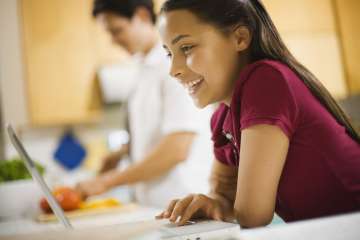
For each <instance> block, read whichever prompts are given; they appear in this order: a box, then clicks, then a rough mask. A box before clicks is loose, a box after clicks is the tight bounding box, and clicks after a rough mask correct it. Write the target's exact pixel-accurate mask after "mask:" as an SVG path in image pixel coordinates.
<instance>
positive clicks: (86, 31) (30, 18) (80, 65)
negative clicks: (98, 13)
mask: <svg viewBox="0 0 360 240" xmlns="http://www.w3.org/2000/svg"><path fill="white" fill-rule="evenodd" d="M92 2H93V1H91V0H77V1H73V0H64V1H47V0H22V1H21V9H20V16H21V18H22V23H23V24H22V25H23V44H24V52H25V54H24V56H25V59H24V63H25V68H24V71H25V78H26V85H27V93H28V100H29V106H28V108H29V113H30V118H31V123H32V124H33V125H41V126H43V125H65V124H77V123H87V122H94V121H96V120H98V119H99V117H100V116H101V106H100V98H99V93H98V89H97V86H96V82H95V74H96V71H97V68H98V67H99V65H101V64H102V63H106V62H109V61H110V60H114V59H116V60H121V59H123V58H124V57H126V56H125V54H124V51H121V50H119V48H114V47H113V46H111V45H110V43H109V41H110V40H109V39H108V38H107V37H108V36H107V34H105V32H103V31H102V29H100V27H99V26H98V25H97V23H96V22H95V20H94V19H93V18H92V16H91V8H92ZM115 56H116V57H115Z"/></svg>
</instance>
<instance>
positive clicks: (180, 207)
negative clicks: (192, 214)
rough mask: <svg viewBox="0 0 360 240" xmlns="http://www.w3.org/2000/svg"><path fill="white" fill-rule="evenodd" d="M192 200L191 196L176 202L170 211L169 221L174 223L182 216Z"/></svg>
mask: <svg viewBox="0 0 360 240" xmlns="http://www.w3.org/2000/svg"><path fill="white" fill-rule="evenodd" d="M192 199H193V196H192V195H189V196H187V197H186V198H184V199H182V200H180V201H178V202H177V203H176V205H175V207H174V210H173V211H172V214H171V216H170V221H172V222H175V221H176V220H177V219H178V217H179V216H182V215H183V213H184V211H185V210H186V208H187V207H188V205H189V204H190V203H191V201H192Z"/></svg>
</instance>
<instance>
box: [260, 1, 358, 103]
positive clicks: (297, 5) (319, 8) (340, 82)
mask: <svg viewBox="0 0 360 240" xmlns="http://www.w3.org/2000/svg"><path fill="white" fill-rule="evenodd" d="M341 1H342V0H339V2H341ZM355 1H356V0H354V2H355ZM263 2H264V4H265V6H266V8H267V9H268V11H269V14H270V16H271V17H272V19H273V21H274V23H275V25H276V26H277V27H278V30H279V32H280V34H281V36H282V38H283V40H284V41H285V43H286V44H287V46H288V47H289V49H290V51H291V52H292V53H293V54H294V55H295V57H296V58H297V59H298V60H299V61H300V62H301V63H302V64H304V65H305V66H306V67H307V68H308V69H309V70H310V71H311V72H313V73H314V74H315V76H316V77H317V78H318V79H319V80H320V81H321V82H322V83H323V84H324V86H325V87H326V88H327V89H328V90H329V91H330V92H331V94H332V95H333V96H335V97H336V98H344V97H346V96H347V95H348V93H349V92H348V86H347V81H346V78H345V72H344V62H343V58H342V48H341V42H340V41H339V36H338V31H337V18H336V14H335V9H334V7H335V6H334V2H333V1H332V0H316V1H313V0H302V1H298V0H264V1H263Z"/></svg>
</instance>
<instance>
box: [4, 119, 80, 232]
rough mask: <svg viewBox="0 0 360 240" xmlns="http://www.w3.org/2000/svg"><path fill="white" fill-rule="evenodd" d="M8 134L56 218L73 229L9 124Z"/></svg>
mask: <svg viewBox="0 0 360 240" xmlns="http://www.w3.org/2000/svg"><path fill="white" fill-rule="evenodd" d="M7 132H8V135H9V138H10V140H11V143H12V144H13V146H14V147H15V149H16V151H17V152H18V154H19V155H20V157H21V159H22V160H23V161H24V163H25V166H26V168H27V169H28V170H29V172H30V174H31V176H32V178H33V179H34V180H35V182H37V183H38V184H39V186H40V188H41V190H42V191H43V193H44V195H45V197H46V199H47V201H48V203H49V205H50V207H51V209H52V210H53V212H54V213H55V216H56V217H57V218H58V219H59V221H60V222H61V223H62V224H63V225H64V226H65V227H66V228H67V229H72V228H73V227H72V225H71V224H70V221H69V220H68V218H67V217H66V216H65V213H64V211H63V209H62V208H61V207H60V205H59V203H58V202H57V201H56V199H55V197H54V195H53V194H52V193H51V190H50V188H49V187H48V186H47V184H46V183H45V181H44V179H43V177H42V176H41V174H40V173H39V171H38V170H37V168H36V165H35V163H34V161H33V160H32V159H31V158H30V156H29V155H28V153H27V152H26V150H25V148H24V146H23V145H22V143H21V142H20V140H19V138H18V137H17V136H16V134H15V131H14V129H13V128H12V126H11V125H10V124H9V125H8V126H7Z"/></svg>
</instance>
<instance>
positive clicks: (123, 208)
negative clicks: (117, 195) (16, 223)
mask: <svg viewBox="0 0 360 240" xmlns="http://www.w3.org/2000/svg"><path fill="white" fill-rule="evenodd" d="M138 208H139V206H138V205H137V204H135V203H129V204H122V205H120V206H113V207H102V208H94V209H77V210H73V211H68V212H65V216H66V217H68V218H69V219H74V218H81V217H89V216H95V215H100V214H113V213H129V212H133V211H135V210H137V209H138ZM36 220H37V221H38V222H51V221H57V218H56V216H55V215H54V214H53V213H42V214H40V215H38V216H37V218H36Z"/></svg>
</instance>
